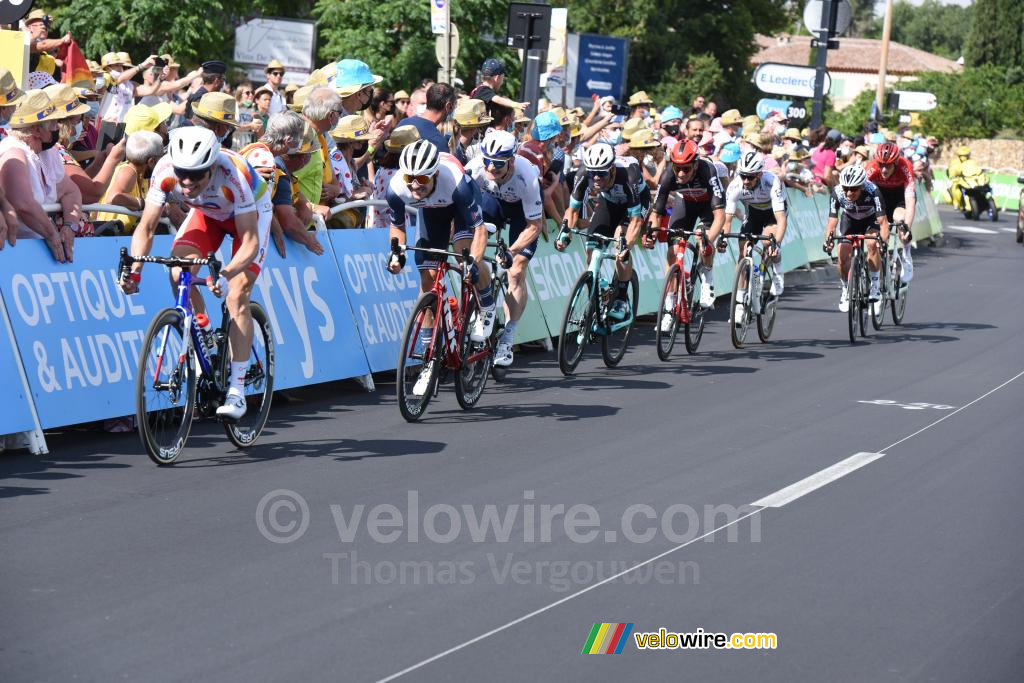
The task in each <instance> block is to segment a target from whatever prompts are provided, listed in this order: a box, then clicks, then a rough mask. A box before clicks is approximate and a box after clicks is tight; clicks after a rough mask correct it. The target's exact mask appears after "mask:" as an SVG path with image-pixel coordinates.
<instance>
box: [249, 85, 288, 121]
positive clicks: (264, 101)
mask: <svg viewBox="0 0 1024 683" xmlns="http://www.w3.org/2000/svg"><path fill="white" fill-rule="evenodd" d="M296 90H297V88H296ZM273 97H274V92H273V91H272V90H271V89H270V88H268V87H266V86H264V85H261V86H260V87H258V88H256V90H254V91H253V102H254V103H255V105H256V108H255V110H254V111H253V113H252V118H253V120H254V121H259V122H260V125H261V126H262V127H263V128H262V129H263V130H266V128H267V120H268V119H269V118H270V101H271V99H273Z"/></svg>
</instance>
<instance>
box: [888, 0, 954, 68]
mask: <svg viewBox="0 0 1024 683" xmlns="http://www.w3.org/2000/svg"><path fill="white" fill-rule="evenodd" d="M971 14H972V13H971V8H970V7H960V6H959V5H944V4H942V3H940V2H939V1H938V0H924V2H922V3H921V4H920V5H916V6H915V5H912V4H911V3H910V2H907V0H900V1H899V2H897V3H895V4H894V5H893V8H892V40H894V41H896V42H897V43H902V44H904V45H909V46H910V47H915V48H917V49H918V50H924V51H925V52H931V53H933V54H937V55H942V56H943V57H948V58H949V59H959V58H960V55H962V54H963V49H964V42H965V41H966V39H967V31H968V29H969V28H970V23H971ZM882 23H883V18H881V17H880V18H878V19H877V20H875V23H874V26H873V28H872V30H871V31H870V32H869V34H868V37H871V38H881V37H882Z"/></svg>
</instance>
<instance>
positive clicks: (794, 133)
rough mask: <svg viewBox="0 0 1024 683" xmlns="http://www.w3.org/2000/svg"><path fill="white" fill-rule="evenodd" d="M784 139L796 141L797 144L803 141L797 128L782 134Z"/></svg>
mask: <svg viewBox="0 0 1024 683" xmlns="http://www.w3.org/2000/svg"><path fill="white" fill-rule="evenodd" d="M782 139H783V140H795V141H797V142H800V141H801V140H803V137H801V135H800V130H799V129H797V128H787V129H786V132H785V133H783V134H782Z"/></svg>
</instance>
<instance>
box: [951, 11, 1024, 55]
mask: <svg viewBox="0 0 1024 683" xmlns="http://www.w3.org/2000/svg"><path fill="white" fill-rule="evenodd" d="M972 17H973V21H971V29H970V31H969V32H968V34H967V43H966V45H965V46H964V61H965V62H966V63H967V64H969V65H970V66H980V65H982V64H993V65H997V66H1003V67H1007V68H1013V67H1017V68H1019V67H1021V66H1022V65H1024V3H1022V2H1021V1H1020V0H977V2H975V3H974V7H973V13H972Z"/></svg>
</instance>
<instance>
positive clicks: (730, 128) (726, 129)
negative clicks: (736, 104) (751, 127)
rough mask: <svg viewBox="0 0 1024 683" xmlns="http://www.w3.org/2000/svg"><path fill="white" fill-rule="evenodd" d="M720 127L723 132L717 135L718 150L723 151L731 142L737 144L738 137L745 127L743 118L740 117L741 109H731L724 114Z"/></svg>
mask: <svg viewBox="0 0 1024 683" xmlns="http://www.w3.org/2000/svg"><path fill="white" fill-rule="evenodd" d="M719 125H720V126H721V128H722V130H721V131H720V132H718V133H715V148H716V149H722V148H723V147H724V146H725V145H727V144H729V143H730V142H736V136H737V134H738V133H739V131H740V127H741V126H742V125H743V117H742V116H740V111H739V109H730V110H728V111H726V112H725V113H724V114H722V117H721V118H720V119H719Z"/></svg>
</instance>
